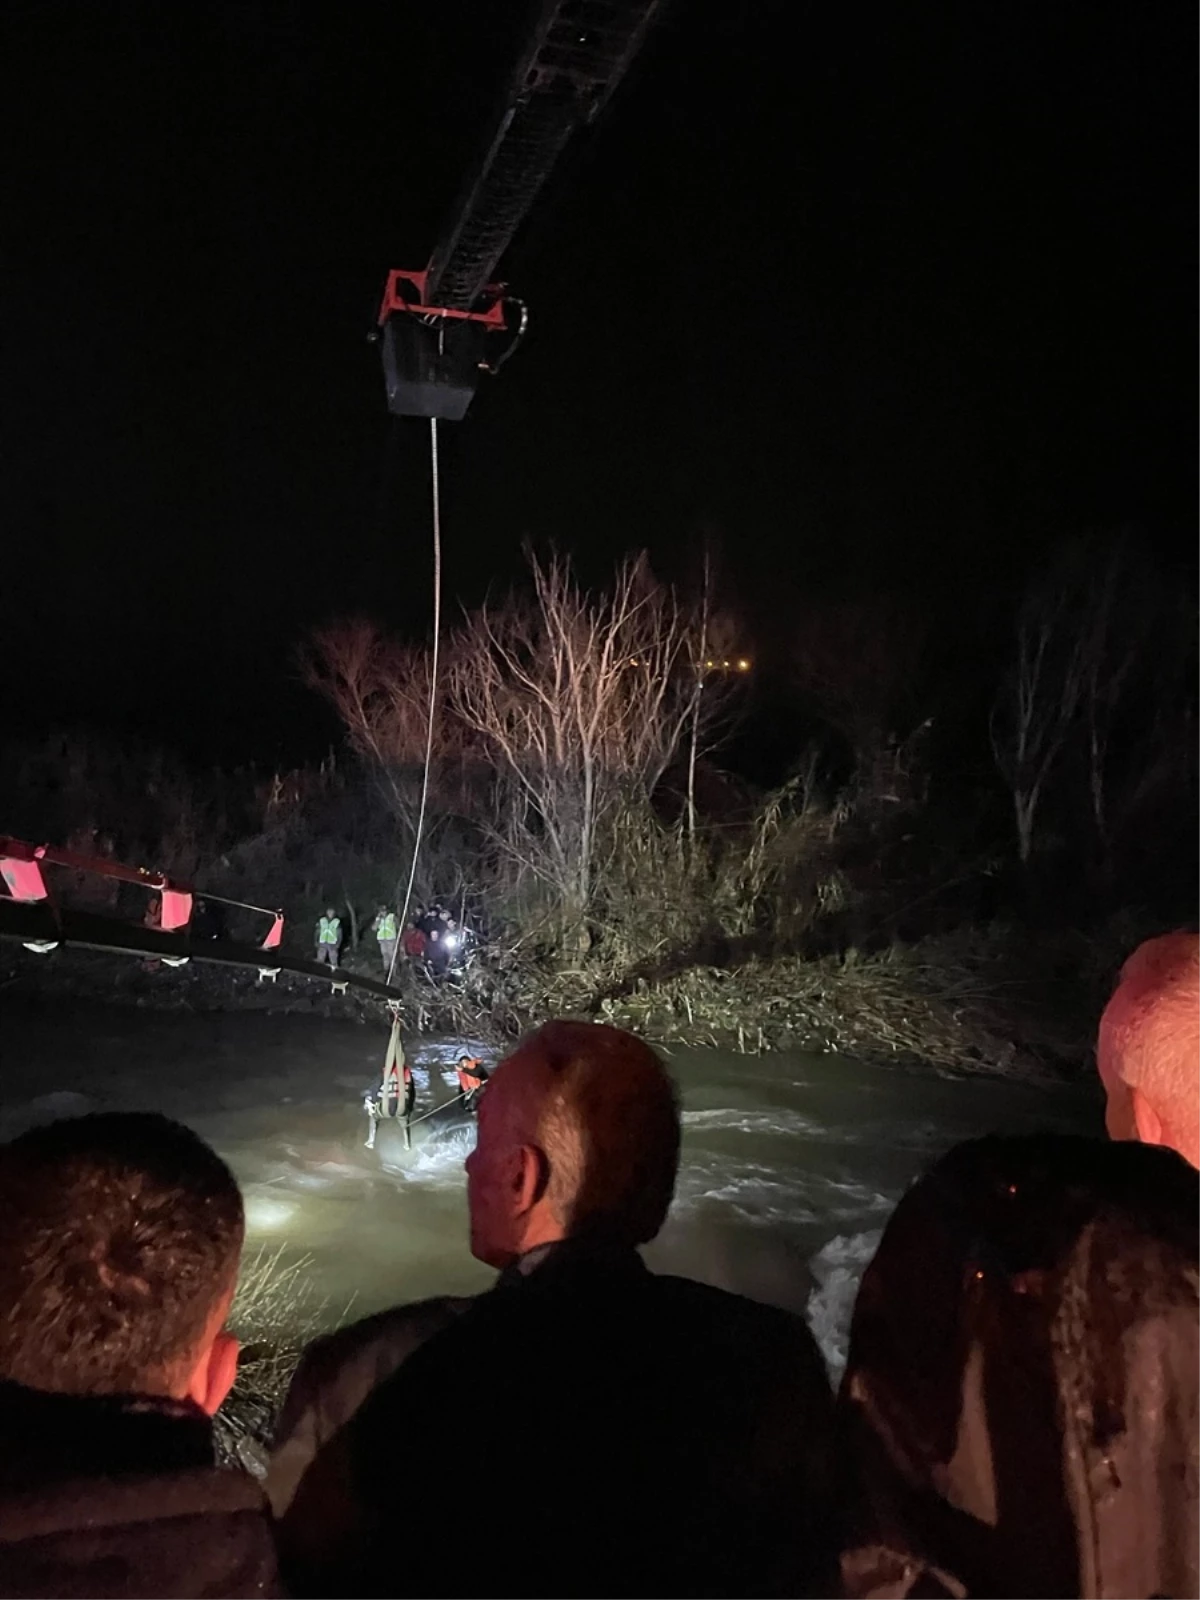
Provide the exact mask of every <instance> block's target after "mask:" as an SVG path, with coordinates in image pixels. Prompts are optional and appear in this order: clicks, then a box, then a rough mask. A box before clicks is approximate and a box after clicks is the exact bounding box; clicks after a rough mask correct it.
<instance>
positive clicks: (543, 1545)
mask: <svg viewBox="0 0 1200 1600" xmlns="http://www.w3.org/2000/svg"><path fill="white" fill-rule="evenodd" d="M679 1142H680V1120H679V1109H678V1103H677V1099H676V1094H675V1090H674V1086H673V1084H672V1083H671V1080H670V1079H669V1077H668V1076H667V1074H666V1072H665V1070H664V1069H663V1066H662V1064H661V1062H660V1061H659V1060H658V1058H657V1056H656V1055H655V1054H654V1053H653V1051H651V1050H650V1049H649V1048H648V1047H647V1046H646V1045H645V1044H643V1043H642V1042H641V1041H640V1040H638V1039H635V1038H633V1037H632V1036H631V1035H630V1034H627V1033H623V1032H620V1031H618V1030H617V1029H614V1028H607V1027H600V1026H596V1025H592V1024H586V1023H567V1022H558V1023H550V1024H548V1025H547V1026H546V1027H544V1028H542V1029H540V1030H539V1031H538V1032H537V1033H535V1034H533V1035H531V1036H530V1037H529V1038H528V1039H526V1040H525V1041H524V1042H523V1043H522V1044H521V1045H520V1046H519V1047H518V1049H517V1050H516V1052H515V1053H514V1054H513V1055H511V1056H510V1057H509V1058H508V1059H507V1060H506V1061H504V1062H503V1063H501V1065H500V1066H499V1067H498V1068H497V1070H496V1072H495V1074H494V1075H493V1077H492V1079H491V1081H490V1083H489V1084H488V1087H487V1089H486V1092H485V1093H484V1094H483V1096H482V1099H481V1102H480V1110H479V1138H478V1145H477V1147H476V1149H475V1151H474V1152H473V1153H472V1155H471V1156H470V1158H469V1159H468V1162H467V1174H468V1186H467V1195H468V1206H469V1211H470V1226H471V1249H472V1251H473V1252H474V1254H475V1255H476V1256H478V1257H479V1259H480V1260H482V1261H485V1262H487V1263H489V1264H490V1265H492V1266H495V1267H498V1268H500V1269H501V1275H500V1279H499V1281H498V1283H497V1285H496V1286H495V1288H494V1289H492V1290H490V1291H489V1292H488V1293H486V1294H484V1295H481V1296H479V1297H478V1298H477V1299H476V1301H475V1302H474V1303H473V1304H472V1305H471V1306H469V1307H468V1309H466V1310H465V1311H463V1312H462V1314H461V1315H460V1316H458V1317H457V1319H456V1320H454V1321H453V1322H452V1323H450V1324H449V1325H448V1326H447V1327H446V1328H444V1329H443V1330H442V1331H441V1332H440V1333H437V1334H436V1335H435V1336H434V1337H433V1338H431V1339H429V1340H428V1342H427V1343H425V1344H423V1345H422V1346H421V1347H420V1348H419V1349H418V1350H416V1351H415V1353H413V1354H412V1355H411V1356H410V1357H409V1359H408V1360H407V1361H405V1362H404V1364H403V1365H402V1366H401V1367H400V1368H399V1369H398V1370H397V1371H396V1372H394V1374H393V1375H392V1376H391V1377H390V1378H389V1379H387V1380H386V1381H385V1382H384V1383H382V1384H381V1385H380V1387H379V1388H378V1389H376V1390H375V1392H374V1393H373V1394H372V1395H371V1396H370V1397H369V1398H368V1399H367V1400H366V1402H365V1403H364V1404H363V1405H362V1407H361V1409H360V1410H359V1411H358V1412H357V1414H356V1415H355V1416H354V1418H353V1419H352V1421H351V1422H350V1423H349V1424H348V1426H347V1427H345V1428H344V1429H343V1430H342V1431H341V1433H339V1434H338V1435H337V1437H336V1438H335V1439H334V1440H333V1441H332V1443H331V1445H330V1446H329V1447H327V1449H326V1450H325V1451H323V1452H322V1454H321V1456H320V1457H318V1460H317V1461H316V1463H315V1464H314V1466H313V1468H312V1470H311V1472H310V1474H309V1478H308V1479H307V1480H306V1482H305V1484H304V1485H303V1486H302V1491H306V1492H307V1494H308V1496H309V1504H310V1505H311V1506H312V1507H313V1508H314V1511H315V1508H316V1507H317V1506H320V1507H321V1508H322V1509H323V1511H324V1513H325V1515H326V1517H327V1522H326V1530H327V1535H328V1538H329V1544H328V1547H327V1549H326V1551H325V1552H324V1556H323V1559H322V1560H321V1561H319V1562H317V1563H316V1564H315V1565H312V1566H310V1567H309V1568H308V1569H307V1571H304V1572H295V1573H292V1574H290V1576H291V1579H292V1581H293V1582H294V1583H295V1584H296V1585H297V1586H298V1587H299V1588H300V1589H301V1591H302V1592H308V1593H326V1592H330V1591H329V1587H328V1586H329V1583H330V1582H331V1581H332V1577H333V1574H335V1573H337V1574H339V1575H340V1577H341V1580H342V1583H343V1584H344V1585H348V1587H346V1588H343V1589H340V1590H339V1591H338V1592H347V1593H349V1592H353V1593H355V1594H368V1595H385V1594H393V1593H395V1592H396V1590H397V1586H398V1585H399V1586H402V1587H403V1589H404V1590H405V1592H408V1593H412V1594H429V1595H437V1594H453V1595H461V1594H488V1595H531V1596H532V1595H676V1594H679V1595H729V1594H736V1595H753V1594H789V1595H796V1594H804V1593H819V1594H826V1593H830V1592H832V1591H831V1589H830V1587H829V1586H830V1584H831V1582H832V1571H833V1561H834V1557H835V1553H836V1542H835V1541H836V1538H837V1532H836V1527H835V1523H834V1518H833V1514H832V1513H833V1509H834V1507H833V1505H832V1503H831V1501H830V1487H831V1484H830V1473H829V1467H830V1421H831V1410H832V1404H831V1397H830V1394H829V1389H828V1380H827V1378H826V1375H825V1371H824V1367H823V1365H822V1362H821V1358H820V1355H819V1352H818V1351H817V1348H816V1345H815V1343H814V1341H813V1339H812V1336H811V1335H810V1334H809V1332H808V1330H807V1328H806V1327H805V1325H804V1324H803V1322H802V1321H800V1320H799V1319H797V1318H795V1317H793V1316H791V1315H790V1314H789V1313H787V1312H783V1311H779V1310H776V1309H774V1308H770V1307H767V1306H762V1305H758V1304H755V1303H754V1302H752V1301H749V1300H745V1299H743V1298H742V1297H740V1296H738V1295H733V1294H728V1293H726V1292H725V1291H723V1290H719V1289H713V1288H709V1287H707V1286H704V1285H701V1284H698V1283H691V1282H688V1281H687V1280H685V1279H680V1278H670V1277H659V1276H655V1275H653V1274H652V1273H650V1272H649V1271H648V1270H647V1269H646V1268H645V1266H644V1265H643V1263H642V1261H641V1258H640V1257H639V1255H638V1253H637V1247H638V1246H639V1245H641V1244H644V1243H647V1242H648V1241H649V1240H650V1239H652V1238H653V1237H654V1236H655V1234H657V1232H658V1231H659V1229H660V1227H661V1226H662V1223H663V1220H664V1218H665V1216H666V1213H667V1208H668V1206H669V1204H670V1201H671V1197H672V1193H673V1189H674V1184H675V1177H676V1171H677V1167H678V1160H679ZM400 1452H404V1453H405V1454H406V1455H408V1453H409V1452H411V1455H410V1456H409V1459H412V1460H415V1461H419V1464H420V1472H421V1476H422V1478H423V1479H424V1480H425V1481H427V1482H429V1483H432V1484H436V1485H442V1486H445V1487H446V1488H447V1490H449V1489H450V1488H451V1486H453V1485H455V1484H461V1483H462V1481H463V1477H464V1471H465V1472H466V1475H467V1477H468V1479H469V1481H470V1483H471V1485H472V1489H471V1492H470V1494H469V1495H468V1496H467V1497H466V1499H465V1500H461V1501H459V1502H458V1503H456V1504H454V1505H452V1506H451V1505H448V1519H449V1526H448V1529H447V1531H446V1534H445V1537H443V1538H439V1537H437V1536H436V1534H435V1533H434V1531H433V1530H430V1531H429V1533H428V1534H427V1535H426V1536H425V1537H422V1538H420V1539H416V1540H409V1539H407V1538H406V1539H405V1541H404V1543H403V1546H402V1547H400V1546H398V1544H397V1541H396V1538H395V1526H394V1520H393V1519H394V1504H393V1501H394V1495H393V1492H392V1485H393V1484H394V1481H395V1473H396V1469H397V1457H398V1453H400ZM300 1503H301V1496H297V1500H296V1506H297V1507H299V1506H300Z"/></svg>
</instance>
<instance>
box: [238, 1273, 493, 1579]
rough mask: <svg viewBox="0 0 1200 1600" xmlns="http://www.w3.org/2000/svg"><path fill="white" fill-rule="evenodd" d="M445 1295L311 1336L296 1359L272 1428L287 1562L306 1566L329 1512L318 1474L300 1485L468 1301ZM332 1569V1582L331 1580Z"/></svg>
mask: <svg viewBox="0 0 1200 1600" xmlns="http://www.w3.org/2000/svg"><path fill="white" fill-rule="evenodd" d="M471 1303H472V1302H471V1300H470V1299H452V1298H450V1297H449V1296H442V1297H441V1298H439V1299H434V1300H422V1301H419V1302H418V1303H417V1304H415V1305H408V1306H396V1307H393V1308H392V1309H391V1310H388V1311H380V1312H378V1313H377V1314H376V1315H375V1316H372V1317H364V1318H363V1319H362V1320H361V1321H360V1322H355V1323H352V1324H351V1326H350V1327H348V1328H339V1329H338V1331H337V1332H336V1333H331V1334H327V1335H325V1337H323V1338H321V1339H316V1340H314V1342H313V1343H312V1344H310V1345H309V1347H308V1349H307V1350H306V1351H305V1352H304V1354H303V1356H301V1358H300V1364H299V1365H298V1366H297V1368H296V1371H295V1374H294V1376H293V1378H292V1382H291V1386H290V1387H289V1389H288V1393H287V1399H286V1400H285V1401H284V1403H283V1410H282V1411H281V1412H280V1415H279V1422H278V1423H277V1425H276V1428H275V1440H274V1448H273V1450H272V1454H271V1464H270V1466H269V1468H268V1469H267V1482H266V1488H267V1494H268V1496H269V1498H270V1501H271V1506H272V1508H273V1510H274V1512H275V1515H276V1517H277V1518H279V1528H278V1535H279V1544H280V1548H281V1550H282V1551H283V1553H284V1558H285V1564H287V1563H288V1562H290V1561H300V1562H304V1563H311V1562H312V1561H315V1560H316V1559H318V1552H319V1549H320V1548H321V1547H322V1546H323V1545H324V1543H325V1536H324V1529H325V1524H326V1521H327V1518H328V1516H329V1514H330V1512H329V1507H328V1506H327V1504H326V1498H325V1497H326V1489H325V1487H324V1485H323V1484H322V1483H321V1481H320V1477H319V1476H318V1478H317V1479H316V1480H314V1481H313V1482H312V1483H307V1482H305V1474H306V1473H307V1472H308V1469H309V1467H310V1466H311V1465H312V1463H313V1461H314V1459H315V1458H316V1456H317V1455H318V1453H319V1452H320V1451H321V1450H322V1449H323V1448H324V1447H325V1446H326V1445H328V1444H329V1442H330V1441H331V1440H332V1439H333V1438H334V1437H335V1436H336V1435H337V1433H338V1432H339V1431H340V1430H341V1429H342V1428H343V1427H345V1425H346V1423H347V1422H349V1421H350V1418H351V1417H352V1416H353V1415H354V1413H355V1412H356V1411H357V1410H358V1408H359V1406H361V1405H362V1403H363V1401H364V1400H365V1399H366V1398H367V1396H368V1395H369V1394H370V1393H371V1391H372V1390H373V1389H375V1388H377V1387H378V1386H379V1384H381V1383H382V1382H383V1381H384V1379H385V1378H390V1377H391V1375H392V1373H393V1372H395V1370H396V1368H397V1367H398V1366H399V1365H400V1364H401V1362H402V1361H405V1360H407V1358H408V1357H409V1356H410V1355H412V1353H413V1351H414V1350H416V1349H418V1348H419V1347H420V1346H421V1345H422V1344H424V1342H425V1340H426V1339H429V1338H431V1337H432V1336H433V1334H435V1333H437V1332H438V1331H439V1329H441V1328H444V1327H445V1326H446V1325H447V1324H448V1323H450V1322H452V1321H453V1320H454V1319H455V1318H456V1317H457V1316H459V1315H461V1313H462V1312H463V1311H465V1310H466V1309H467V1307H468V1306H469V1305H471ZM335 1580H336V1573H333V1572H331V1573H330V1577H329V1581H330V1582H331V1583H334V1584H335V1587H336V1586H337V1585H336V1582H335Z"/></svg>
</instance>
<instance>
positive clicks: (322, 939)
mask: <svg viewBox="0 0 1200 1600" xmlns="http://www.w3.org/2000/svg"><path fill="white" fill-rule="evenodd" d="M341 938H342V919H341V917H322V918H321V920H320V922H319V923H318V924H317V943H318V944H340V942H341Z"/></svg>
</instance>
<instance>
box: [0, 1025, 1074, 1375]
mask: <svg viewBox="0 0 1200 1600" xmlns="http://www.w3.org/2000/svg"><path fill="white" fill-rule="evenodd" d="M385 1043H386V1034H385V1031H384V1029H383V1028H382V1027H380V1028H378V1029H373V1028H368V1027H364V1026H357V1025H355V1024H352V1023H338V1022H329V1021H323V1020H317V1019H309V1018H304V1017H295V1016H290V1017H289V1016H267V1015H261V1014H255V1015H249V1014H243V1015H237V1014H230V1015H202V1016H187V1017H181V1016H173V1015H163V1014H155V1013H150V1012H142V1011H129V1010H124V1009H118V1008H115V1007H112V1008H104V1007H84V1006H82V1005H69V1004H62V1005H57V1006H35V1007H21V1008H19V1009H10V1010H8V1011H6V1012H4V1013H0V1138H8V1137H11V1136H12V1134H14V1133H16V1132H18V1131H19V1130H20V1129H21V1128H23V1127H25V1126H28V1125H29V1124H30V1123H32V1122H34V1121H41V1120H46V1119H47V1118H49V1117H52V1116H61V1115H70V1114H74V1113H77V1112H79V1111H83V1110H86V1109H134V1108H141V1109H154V1110H160V1111H165V1112H167V1113H168V1114H169V1115H171V1116H174V1117H178V1118H179V1119H181V1120H182V1121H185V1122H187V1123H190V1124H191V1125H192V1126H193V1127H194V1128H196V1129H197V1130H198V1131H199V1132H200V1133H202V1134H203V1135H204V1136H205V1137H206V1138H207V1139H209V1140H210V1141H211V1142H212V1143H213V1144H214V1145H215V1146H216V1148H217V1149H218V1150H219V1151H220V1152H221V1153H222V1155H224V1156H225V1158H226V1159H227V1160H228V1161H229V1162H230V1164H231V1165H232V1167H233V1169H234V1171H235V1172H236V1173H237V1175H238V1178H239V1180H240V1181H241V1183H242V1185H243V1188H244V1191H245V1196H246V1210H247V1220H248V1227H249V1235H250V1241H249V1242H250V1247H251V1248H252V1249H253V1248H254V1247H256V1246H260V1245H261V1246H267V1247H277V1246H286V1247H288V1249H289V1250H290V1251H293V1252H295V1253H296V1254H297V1255H298V1254H300V1253H303V1254H305V1255H306V1256H308V1257H309V1258H311V1260H310V1265H309V1266H308V1267H307V1268H306V1272H307V1273H308V1274H309V1276H310V1281H311V1282H312V1284H313V1288H314V1293H315V1294H316V1296H317V1297H318V1298H319V1299H320V1300H322V1301H324V1302H325V1304H326V1310H325V1313H324V1315H325V1316H326V1317H327V1318H328V1320H329V1321H330V1322H333V1321H336V1320H337V1319H338V1318H339V1317H340V1315H342V1314H343V1313H344V1312H345V1310H346V1308H347V1307H348V1306H352V1314H354V1315H362V1314H365V1313H367V1312H369V1311H373V1310H377V1309H379V1308H380V1307H382V1306H385V1305H389V1304H394V1303H396V1302H399V1301H403V1300H411V1299H418V1298H421V1297H423V1296H426V1295H432V1294H447V1293H450V1294H461V1293H471V1292H474V1291H476V1290H479V1289H481V1288H484V1287H486V1285H487V1284H488V1283H489V1282H490V1281H491V1279H492V1276H493V1274H492V1273H491V1272H490V1271H489V1270H488V1269H486V1268H484V1267H482V1266H480V1265H479V1264H478V1263H477V1262H475V1261H473V1260H472V1259H471V1257H470V1255H469V1254H468V1252H467V1248H466V1204H465V1198H466V1187H465V1185H466V1180H465V1177H464V1174H463V1160H464V1158H465V1157H466V1155H467V1152H468V1151H469V1150H470V1148H471V1144H472V1142H473V1139H474V1127H473V1123H472V1121H471V1119H470V1118H468V1117H464V1116H462V1115H459V1114H457V1113H450V1114H447V1113H446V1112H441V1113H438V1114H437V1115H435V1116H432V1117H430V1118H428V1119H426V1120H425V1121H424V1122H423V1123H422V1124H421V1125H420V1126H419V1127H417V1128H416V1129H415V1130H414V1137H413V1149H412V1150H411V1152H406V1151H405V1150H404V1148H403V1143H402V1140H401V1138H400V1135H399V1131H398V1130H397V1129H395V1128H393V1127H390V1126H386V1125H385V1127H384V1128H383V1129H382V1130H381V1137H380V1140H379V1144H378V1147H377V1149H376V1150H374V1151H370V1150H367V1149H365V1148H364V1136H365V1133H366V1118H365V1117H364V1115H363V1112H362V1096H363V1093H364V1091H365V1090H366V1089H367V1088H368V1087H369V1086H370V1085H371V1084H372V1082H373V1081H378V1073H379V1070H380V1067H381V1064H382V1060H383V1052H384V1046H385ZM464 1048H466V1049H469V1050H471V1051H472V1053H474V1054H478V1055H482V1056H484V1057H485V1058H487V1057H488V1056H489V1055H490V1052H488V1051H487V1050H486V1049H484V1048H483V1047H480V1046H474V1047H473V1044H472V1041H470V1040H451V1041H446V1040H426V1041H419V1040H411V1041H410V1042H409V1054H410V1059H412V1061H413V1065H414V1074H415V1076H416V1079H417V1083H418V1091H419V1093H418V1113H420V1112H422V1111H424V1110H427V1109H428V1108H430V1107H432V1106H434V1105H439V1104H441V1103H442V1102H444V1101H448V1100H451V1099H452V1098H453V1094H454V1082H455V1080H454V1070H453V1063H454V1061H455V1060H456V1059H457V1057H458V1055H459V1054H460V1053H461V1052H462V1050H463V1049H464ZM669 1060H670V1065H671V1069H672V1071H673V1072H674V1074H675V1076H676V1078H677V1080H678V1082H679V1084H680V1087H681V1090H682V1095H683V1106H684V1112H683V1118H684V1138H683V1160H682V1166H681V1171H680V1180H679V1186H678V1191H677V1195H676V1200H675V1204H674V1206H673V1208H672V1211H671V1215H670V1217H669V1219H668V1222H667V1225H666V1227H665V1229H664V1230H663V1233H662V1234H661V1236H660V1237H659V1239H657V1240H656V1241H655V1243H654V1244H653V1245H652V1246H651V1247H650V1248H649V1249H648V1250H647V1252H646V1258H647V1260H648V1262H649V1263H650V1265H651V1266H652V1267H654V1268H655V1269H657V1270H661V1271H674V1272H681V1273H685V1274H687V1275H689V1276H691V1277H696V1278H701V1279H704V1280H706V1281H707V1282H710V1283H715V1284H718V1285H720V1286H721V1287H724V1288H728V1289H734V1290H737V1291H739V1292H741V1293H743V1294H748V1295H752V1296H754V1297H755V1298H757V1299H761V1300H765V1301H769V1302H772V1303H774V1304H778V1305H782V1306H785V1307H788V1308H791V1309H794V1310H797V1311H801V1312H804V1313H805V1314H806V1315H807V1316H808V1318H809V1320H810V1323H811V1324H812V1326H813V1329H814V1332H815V1333H816V1335H817V1338H818V1340H819V1341H820V1344H821V1347H822V1349H823V1350H824V1352H825V1355H826V1358H827V1360H828V1361H829V1362H830V1365H831V1367H832V1368H833V1369H834V1370H835V1371H836V1370H837V1369H838V1368H839V1367H840V1365H841V1363H842V1361H843V1360H844V1354H845V1337H846V1330H847V1326H848V1321H849V1314H850V1308H851V1305H852V1303H853V1296H854V1292H855V1288H856V1286H857V1283H858V1280H859V1277H860V1276H861V1273H862V1269H863V1266H864V1265H865V1263H866V1261H867V1260H868V1259H869V1257H870V1255H871V1252H872V1251H873V1249H874V1247H875V1245H876V1243H877V1242H878V1239H879V1233H880V1230H881V1228H882V1226H883V1224H884V1222H885V1221H886V1219H887V1215H888V1213H889V1211H890V1210H891V1208H892V1206H893V1205H894V1204H895V1202H896V1200H897V1199H898V1198H899V1196H900V1194H901V1193H902V1192H903V1190H904V1188H905V1186H906V1185H907V1183H908V1182H909V1181H910V1180H911V1179H912V1178H913V1177H914V1176H915V1175H916V1174H917V1173H918V1172H919V1171H921V1170H922V1168H923V1167H924V1166H925V1165H926V1164H928V1162H929V1161H930V1160H932V1159H933V1157H934V1156H936V1155H937V1154H938V1153H939V1152H940V1151H942V1150H944V1149H946V1148H947V1147H948V1146H949V1145H951V1144H953V1143H955V1142H956V1141H957V1140H960V1139H965V1138H970V1137H973V1136H976V1135H979V1134H983V1133H988V1132H992V1131H996V1132H1023V1131H1031V1130H1033V1129H1037V1128H1051V1129H1058V1130H1063V1131H1081V1132H1088V1131H1091V1132H1100V1131H1101V1128H1102V1119H1101V1111H1100V1102H1099V1096H1098V1093H1097V1091H1096V1090H1095V1088H1094V1087H1093V1086H1092V1085H1091V1084H1090V1083H1087V1084H1081V1085H1070V1086H1054V1087H1049V1088H1047V1087H1042V1086H1033V1085H1028V1084H1020V1083H1013V1082H1009V1081H1006V1080H1001V1079H991V1078H984V1077H969V1078H951V1077H948V1076H941V1075H938V1074H935V1073H933V1072H930V1071H905V1070H901V1069H898V1068H877V1067H868V1066H865V1065H863V1064H861V1063H856V1062H854V1061H852V1060H849V1059H847V1058H846V1057H843V1056H816V1055H806V1054H801V1053H799V1052H794V1053H781V1054H776V1055H769V1056H761V1057H756V1056H738V1055H728V1054H724V1053H722V1052H720V1051H716V1050H675V1051H672V1052H671V1053H670V1057H669Z"/></svg>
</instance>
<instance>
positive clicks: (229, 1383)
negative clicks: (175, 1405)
mask: <svg viewBox="0 0 1200 1600" xmlns="http://www.w3.org/2000/svg"><path fill="white" fill-rule="evenodd" d="M240 1348H241V1347H240V1345H239V1344H238V1342H237V1340H236V1339H235V1338H234V1337H233V1335H232V1334H231V1333H226V1332H225V1330H224V1329H223V1328H222V1329H221V1331H220V1332H219V1333H218V1334H217V1336H216V1338H215V1339H214V1340H213V1342H212V1343H211V1344H210V1345H209V1347H208V1349H207V1350H206V1351H205V1353H204V1354H203V1355H202V1356H201V1358H200V1360H199V1361H198V1362H197V1363H196V1370H195V1371H194V1372H193V1373H192V1377H191V1382H190V1383H189V1384H188V1387H187V1398H188V1399H189V1400H194V1401H195V1402H196V1404H197V1405H198V1406H199V1407H200V1409H201V1411H204V1412H207V1413H208V1415H209V1416H210V1417H212V1416H215V1415H216V1413H217V1411H218V1410H219V1409H220V1406H221V1402H222V1401H223V1400H224V1398H225V1396H226V1395H227V1394H228V1393H229V1391H230V1389H232V1388H233V1380H234V1379H235V1378H236V1377H237V1364H238V1351H239V1350H240Z"/></svg>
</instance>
